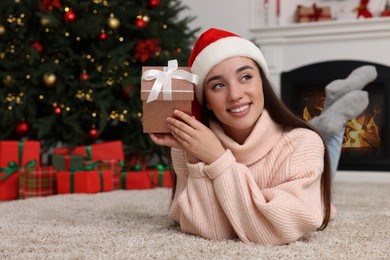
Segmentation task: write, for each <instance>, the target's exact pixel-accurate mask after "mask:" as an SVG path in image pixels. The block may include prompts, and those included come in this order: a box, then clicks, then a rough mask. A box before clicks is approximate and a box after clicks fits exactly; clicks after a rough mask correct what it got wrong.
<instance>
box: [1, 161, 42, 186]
mask: <svg viewBox="0 0 390 260" xmlns="http://www.w3.org/2000/svg"><path fill="white" fill-rule="evenodd" d="M36 163H37V162H36V161H35V160H31V161H29V162H27V163H26V164H25V165H24V167H27V168H30V167H34V166H35V165H36ZM19 169H20V166H19V165H18V164H17V163H15V162H14V161H10V162H9V166H8V167H6V168H0V172H5V174H4V176H3V177H0V181H3V180H5V179H7V178H8V177H10V176H11V175H12V174H13V173H15V172H17V171H18V170H19Z"/></svg>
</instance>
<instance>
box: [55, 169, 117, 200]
mask: <svg viewBox="0 0 390 260" xmlns="http://www.w3.org/2000/svg"><path fill="white" fill-rule="evenodd" d="M112 190H113V185H112V171H110V170H91V171H60V172H58V173H57V193H58V194H68V193H97V192H105V191H112Z"/></svg>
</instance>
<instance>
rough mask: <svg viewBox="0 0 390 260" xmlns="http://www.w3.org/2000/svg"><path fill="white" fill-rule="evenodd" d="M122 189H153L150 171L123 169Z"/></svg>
mask: <svg viewBox="0 0 390 260" xmlns="http://www.w3.org/2000/svg"><path fill="white" fill-rule="evenodd" d="M121 184H122V189H125V190H144V189H151V188H152V183H151V175H150V173H149V172H148V171H123V172H122V176H121Z"/></svg>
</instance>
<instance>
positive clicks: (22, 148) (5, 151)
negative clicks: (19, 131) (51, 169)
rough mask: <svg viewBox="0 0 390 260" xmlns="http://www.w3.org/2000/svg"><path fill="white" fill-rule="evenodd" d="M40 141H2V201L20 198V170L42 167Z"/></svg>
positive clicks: (0, 167)
mask: <svg viewBox="0 0 390 260" xmlns="http://www.w3.org/2000/svg"><path fill="white" fill-rule="evenodd" d="M40 158H41V143H40V142H39V141H24V142H19V141H0V201H2V200H14V199H17V198H18V197H19V190H18V188H19V169H20V168H21V167H24V166H25V167H32V166H35V165H40V162H41V161H40Z"/></svg>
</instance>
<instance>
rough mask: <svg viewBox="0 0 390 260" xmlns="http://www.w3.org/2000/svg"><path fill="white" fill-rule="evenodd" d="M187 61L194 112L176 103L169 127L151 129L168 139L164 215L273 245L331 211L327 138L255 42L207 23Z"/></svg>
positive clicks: (185, 225)
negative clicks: (286, 93)
mask: <svg viewBox="0 0 390 260" xmlns="http://www.w3.org/2000/svg"><path fill="white" fill-rule="evenodd" d="M189 66H190V67H191V71H192V73H194V74H196V75H198V76H199V79H200V82H199V85H198V86H197V87H196V88H195V94H196V100H197V102H198V103H196V104H194V105H195V106H194V107H195V108H196V109H200V110H202V113H201V115H202V116H201V117H198V118H196V117H193V116H189V115H187V114H185V113H183V112H182V111H179V110H176V111H175V112H174V117H168V118H167V123H168V126H169V129H170V131H171V132H170V133H168V134H151V138H152V140H153V141H154V142H155V143H156V144H159V145H164V146H169V147H172V149H171V156H172V162H173V166H174V173H175V187H174V196H173V201H172V204H171V208H170V212H169V216H170V218H172V219H173V220H174V221H176V222H177V223H178V224H179V225H180V228H181V230H182V231H183V232H186V233H190V234H195V235H199V236H202V237H205V238H208V239H217V240H223V239H232V238H236V237H238V238H240V239H241V240H242V241H244V242H255V243H259V244H272V245H282V244H287V243H290V242H292V241H295V240H297V239H299V238H300V237H302V236H304V235H305V234H307V233H309V232H311V231H313V230H316V229H321V230H322V229H324V228H326V226H327V225H328V222H329V221H330V219H331V215H332V217H333V216H335V212H334V211H332V212H331V208H332V204H331V182H332V181H331V175H330V170H329V160H328V153H327V150H326V149H325V144H324V142H323V140H322V138H321V137H320V135H319V134H318V133H317V132H315V131H314V130H313V129H312V128H311V127H310V126H309V125H308V124H307V123H306V122H304V121H303V120H302V119H300V118H298V117H297V116H295V115H294V114H293V113H292V112H290V111H289V110H288V109H287V108H286V106H285V105H284V104H283V103H282V102H281V100H280V99H279V97H277V95H276V94H275V93H274V91H273V89H272V86H271V84H270V82H269V81H268V78H267V77H268V67H267V64H266V62H265V60H264V57H263V55H262V53H261V51H260V49H259V48H258V47H256V46H255V45H254V44H253V43H252V42H250V41H248V40H246V39H243V38H241V37H239V36H238V35H235V34H233V33H230V32H227V31H223V30H219V29H210V30H208V31H206V32H204V33H203V34H202V35H201V36H200V37H199V39H198V40H197V42H196V43H195V46H194V48H193V51H192V54H191V57H190V59H189ZM331 213H332V214H331Z"/></svg>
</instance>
